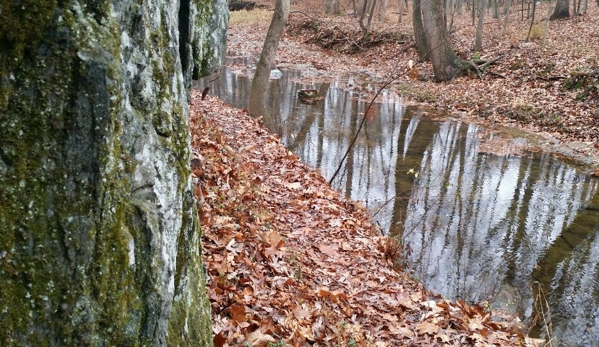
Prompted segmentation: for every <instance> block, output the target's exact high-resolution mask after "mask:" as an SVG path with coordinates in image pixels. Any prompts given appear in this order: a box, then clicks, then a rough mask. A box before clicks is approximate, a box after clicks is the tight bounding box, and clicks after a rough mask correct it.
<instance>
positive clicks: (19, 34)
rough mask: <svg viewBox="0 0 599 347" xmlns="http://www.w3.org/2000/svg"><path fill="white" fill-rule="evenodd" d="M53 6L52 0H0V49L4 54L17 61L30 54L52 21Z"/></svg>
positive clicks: (54, 8) (54, 5) (51, 24)
mask: <svg viewBox="0 0 599 347" xmlns="http://www.w3.org/2000/svg"><path fill="white" fill-rule="evenodd" d="M56 7H57V6H56V0H54V1H39V0H22V1H14V0H1V1H0V13H1V14H2V20H1V21H0V51H2V52H3V53H5V54H6V55H5V57H7V58H8V57H10V58H13V59H14V58H16V60H17V61H18V60H21V59H23V57H24V56H25V55H30V56H31V55H33V54H34V53H35V49H36V48H37V47H38V44H39V42H40V40H41V39H42V37H43V35H44V32H46V30H48V29H49V28H51V27H52V26H53V24H54V16H55V14H56ZM3 55H4V54H3ZM7 60H8V59H7ZM4 63H9V62H4Z"/></svg>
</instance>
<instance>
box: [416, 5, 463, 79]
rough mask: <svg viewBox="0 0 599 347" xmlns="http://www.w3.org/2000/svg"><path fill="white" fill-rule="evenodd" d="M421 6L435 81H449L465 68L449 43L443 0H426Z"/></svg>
mask: <svg viewBox="0 0 599 347" xmlns="http://www.w3.org/2000/svg"><path fill="white" fill-rule="evenodd" d="M414 7H416V6H414ZM420 7H421V12H422V19H423V24H424V35H425V36H426V43H427V45H428V47H429V48H430V49H429V56H430V60H431V63H432V65H433V71H434V73H435V81H437V82H442V81H449V80H452V79H454V78H456V77H458V76H460V75H461V74H462V72H463V71H464V68H463V67H462V66H461V65H462V64H461V61H460V59H459V58H458V56H457V55H456V54H455V52H454V51H453V50H452V49H451V47H450V45H449V37H448V35H447V30H446V29H445V21H444V20H443V2H442V0H425V1H422V2H421V3H420Z"/></svg>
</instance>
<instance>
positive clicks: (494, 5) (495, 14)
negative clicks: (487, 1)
mask: <svg viewBox="0 0 599 347" xmlns="http://www.w3.org/2000/svg"><path fill="white" fill-rule="evenodd" d="M491 4H492V6H491V14H492V17H493V19H497V18H499V4H498V1H497V0H492V2H491Z"/></svg>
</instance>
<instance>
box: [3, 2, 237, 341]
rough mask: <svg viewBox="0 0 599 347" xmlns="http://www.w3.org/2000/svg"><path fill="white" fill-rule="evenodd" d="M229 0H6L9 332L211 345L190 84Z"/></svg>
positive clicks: (19, 336)
mask: <svg viewBox="0 0 599 347" xmlns="http://www.w3.org/2000/svg"><path fill="white" fill-rule="evenodd" d="M219 3H220V2H216V4H213V3H211V2H210V1H199V0H195V1H193V0H187V1H186V0H181V1H158V0H147V1H144V2H141V3H140V2H139V1H131V0H129V1H127V0H121V1H110V2H109V1H99V0H87V1H78V0H70V1H62V2H56V1H51V0H43V1H22V2H15V1H12V0H0V15H1V16H2V18H3V20H2V21H0V130H1V132H2V135H1V136H0V276H1V278H2V284H1V287H0V320H1V321H2V329H0V345H2V346H24V345H31V346H63V345H67V346H130V345H131V346H133V345H139V346H142V345H146V346H164V345H172V346H184V345H189V346H205V345H211V342H212V334H211V329H210V306H209V303H208V301H207V298H206V295H205V278H204V273H203V270H202V269H203V267H202V263H201V257H200V254H201V244H200V229H199V224H198V220H197V213H196V206H195V201H194V198H193V193H192V192H193V190H192V184H191V180H190V172H189V157H190V138H189V126H188V112H189V111H188V101H189V100H188V96H189V86H190V84H191V77H192V74H193V72H194V71H196V72H197V73H198V74H201V73H202V71H212V70H214V69H217V67H218V64H219V63H221V62H222V57H221V56H220V55H222V54H223V53H224V51H225V42H224V38H225V34H224V33H223V32H220V33H218V32H217V31H218V30H216V31H214V32H213V33H212V32H211V33H212V34H211V35H208V36H206V35H204V36H198V35H197V34H198V33H197V32H196V29H195V28H210V27H211V25H213V24H212V22H213V21H214V22H215V23H218V24H215V25H216V26H214V27H215V28H221V29H222V30H226V29H224V28H226V21H227V20H228V10H227V9H226V7H224V8H223V7H222V6H218V4H219ZM200 67H203V68H200Z"/></svg>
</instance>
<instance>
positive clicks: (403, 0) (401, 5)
mask: <svg viewBox="0 0 599 347" xmlns="http://www.w3.org/2000/svg"><path fill="white" fill-rule="evenodd" d="M597 1H599V0H597ZM404 4H406V5H407V0H399V11H398V12H399V19H398V20H397V21H398V22H399V23H401V19H402V17H403V12H404V11H405V9H404Z"/></svg>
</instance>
